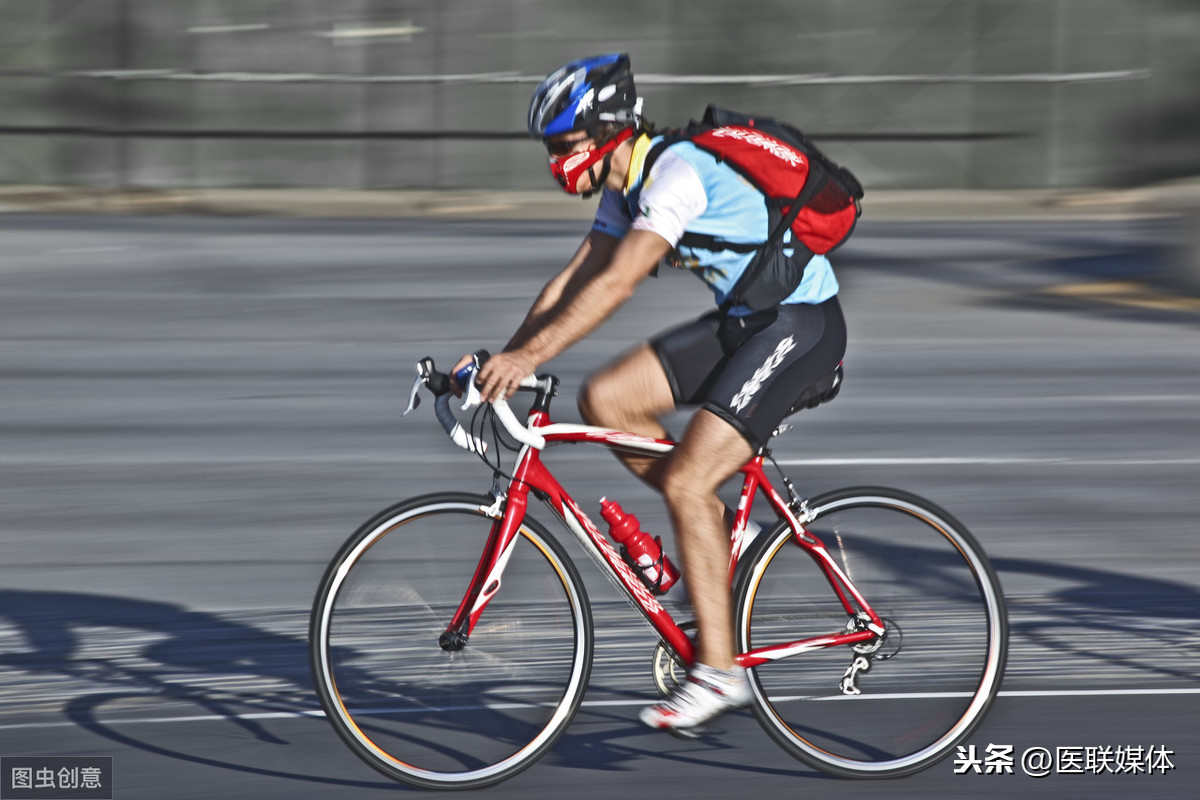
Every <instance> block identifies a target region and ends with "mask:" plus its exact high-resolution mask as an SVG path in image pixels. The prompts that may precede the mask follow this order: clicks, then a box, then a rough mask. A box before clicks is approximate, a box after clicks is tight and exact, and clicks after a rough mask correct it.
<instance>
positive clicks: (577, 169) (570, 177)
mask: <svg viewBox="0 0 1200 800" xmlns="http://www.w3.org/2000/svg"><path fill="white" fill-rule="evenodd" d="M633 133H634V130H633V128H626V129H625V130H623V131H621V132H620V133H618V134H617V135H616V136H614V137H613V138H611V139H609V140H608V141H607V142H605V143H604V144H602V145H601V146H599V147H596V148H593V149H591V150H581V151H580V152H578V153H570V154H568V155H561V156H553V155H552V156H550V172H551V174H552V175H554V179H555V180H557V181H558V184H559V186H561V187H562V188H563V191H565V192H567V193H568V194H579V193H580V192H579V188H578V187H579V179H580V178H582V177H583V175H584V173H590V175H591V178H592V188H591V189H590V190H589V191H587V192H584V194H591V193H592V192H594V191H597V190H599V189H600V188H602V185H603V183H604V180H605V178H607V177H608V164H609V158H610V157H611V156H612V153H613V151H614V150H616V149H617V148H618V147H620V145H621V143H622V142H624V141H625V140H627V139H629V138H630V137H631V136H633ZM601 161H603V162H604V168H603V169H602V170H601V171H600V174H599V175H596V174H595V173H593V172H591V170H592V167H594V166H596V164H598V163H600V162H601Z"/></svg>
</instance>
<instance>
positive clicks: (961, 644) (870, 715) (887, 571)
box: [739, 495, 1006, 775]
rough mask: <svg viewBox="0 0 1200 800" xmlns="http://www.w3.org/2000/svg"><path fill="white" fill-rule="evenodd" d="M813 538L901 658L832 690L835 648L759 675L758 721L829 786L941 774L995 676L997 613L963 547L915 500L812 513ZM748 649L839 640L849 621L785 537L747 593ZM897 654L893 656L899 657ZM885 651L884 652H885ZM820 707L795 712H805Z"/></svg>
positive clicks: (971, 551) (840, 666) (866, 501)
mask: <svg viewBox="0 0 1200 800" xmlns="http://www.w3.org/2000/svg"><path fill="white" fill-rule="evenodd" d="M811 512H812V517H813V521H812V522H810V523H809V528H810V530H811V531H812V532H813V533H814V534H815V535H816V536H817V537H818V538H819V539H821V540H822V541H823V542H824V544H825V545H826V547H827V548H828V550H829V552H830V554H831V555H832V556H833V557H834V560H835V561H836V562H837V563H838V564H839V567H841V568H842V569H843V570H845V571H846V572H848V574H849V575H850V577H851V579H852V580H853V581H854V582H855V583H856V585H858V587H859V589H860V590H862V592H863V594H864V595H865V596H866V598H867V600H868V602H870V603H871V604H872V606H873V608H874V610H875V611H876V612H877V613H878V614H880V616H883V617H885V618H888V619H890V620H893V621H894V622H895V623H896V627H897V628H899V630H900V631H902V634H901V635H902V642H903V644H902V650H901V652H900V653H898V654H893V656H894V657H891V658H888V659H886V660H883V659H879V660H872V661H871V664H870V668H869V669H868V670H866V671H865V672H862V671H860V672H859V673H858V674H857V676H856V677H857V681H856V683H857V686H858V688H859V689H860V690H861V692H862V693H861V694H860V695H854V696H847V695H844V694H842V693H841V692H840V691H839V690H838V684H839V683H840V680H841V678H842V677H843V675H844V674H845V670H846V669H847V668H849V667H850V665H851V663H852V661H853V658H854V657H855V656H856V655H857V654H855V653H853V652H852V651H851V648H849V647H838V648H830V649H827V650H821V651H816V652H813V653H808V654H805V655H803V656H800V657H798V658H793V659H788V660H785V661H781V662H776V663H771V664H766V665H763V666H761V667H758V668H757V669H755V670H754V675H755V680H754V690H755V693H756V695H757V696H758V699H759V706H760V708H759V716H760V719H761V720H762V721H763V723H764V726H765V727H766V728H767V730H768V732H770V733H771V734H772V736H774V737H775V738H776V739H777V741H779V742H780V743H781V744H783V745H784V746H785V747H786V748H788V749H789V750H791V751H792V752H793V753H794V754H796V755H798V756H800V757H801V758H804V759H805V760H807V761H809V762H810V763H814V764H816V765H817V766H819V767H821V768H823V769H828V770H831V771H834V772H843V773H846V774H856V775H871V774H877V775H888V774H899V773H906V772H911V771H915V770H916V769H920V768H922V767H924V766H928V765H929V764H931V763H933V762H934V761H936V760H937V759H938V758H940V757H942V756H944V755H945V754H946V753H948V752H949V750H950V748H951V747H952V746H953V745H954V744H955V743H956V742H958V741H960V740H961V739H962V738H963V737H964V736H965V735H967V734H968V733H969V732H970V731H971V730H972V729H973V728H974V726H975V725H976V724H978V721H979V720H980V718H981V717H982V714H983V713H984V712H985V710H986V708H987V706H988V704H989V703H990V702H991V700H992V698H993V697H994V694H995V690H996V688H997V687H998V685H999V681H1000V677H1001V674H1002V671H1003V661H1004V652H1005V637H1006V621H1005V619H1004V612H1003V599H1002V598H1001V597H1000V596H999V594H998V593H997V591H996V588H995V586H994V585H993V583H992V581H991V580H990V579H988V575H989V571H988V568H987V566H986V563H985V562H983V561H982V559H981V558H980V557H979V556H978V555H977V554H976V552H975V548H974V545H973V542H972V541H971V540H970V537H969V535H968V534H965V533H964V532H962V531H960V530H959V526H957V525H956V524H954V523H953V521H952V520H951V519H950V518H949V517H947V516H946V515H944V514H940V513H936V512H934V511H932V510H931V509H927V508H924V507H923V505H922V504H920V503H917V502H916V501H915V500H909V499H904V498H901V497H893V496H887V495H858V496H843V497H834V498H831V499H828V500H823V499H818V500H817V501H814V502H813V504H812V507H811ZM744 594H745V597H746V599H745V600H744V607H743V609H742V612H741V614H740V617H739V633H740V635H741V637H742V642H741V643H742V645H743V647H753V646H762V645H764V644H768V643H771V641H772V640H776V641H778V640H779V639H781V638H783V639H785V640H787V639H794V638H800V636H797V635H794V634H795V630H796V629H804V628H806V627H807V629H808V631H809V632H807V633H801V634H800V635H801V636H803V635H817V634H818V633H824V632H832V631H835V630H838V629H839V627H841V626H839V625H837V624H835V623H836V622H837V621H838V620H839V618H840V620H842V622H843V625H844V623H845V620H846V619H847V615H846V614H845V612H844V610H843V609H842V608H841V606H840V604H838V603H837V602H836V600H835V599H834V598H833V595H832V592H831V591H830V590H829V588H828V583H827V582H826V581H825V580H824V578H823V576H822V575H821V573H820V572H819V571H818V569H817V568H816V566H815V565H814V564H813V562H812V560H811V559H810V558H809V556H808V555H807V554H806V553H805V552H803V551H802V550H801V549H800V548H799V547H797V546H796V545H795V544H794V543H792V540H791V537H790V535H788V534H787V533H786V532H783V533H781V534H780V535H779V536H778V537H777V538H776V540H775V541H773V542H772V543H771V545H770V546H768V547H767V548H766V550H765V552H764V554H763V555H762V557H761V558H759V559H758V560H757V561H756V563H755V564H754V568H753V569H752V570H751V572H750V573H749V575H748V576H747V580H746V591H745V593H744ZM894 644H895V643H894V642H893V645H894ZM886 650H887V648H884V649H883V650H882V651H881V652H886ZM802 700H803V701H820V702H801V701H802Z"/></svg>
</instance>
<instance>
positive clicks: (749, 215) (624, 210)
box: [593, 136, 838, 316]
mask: <svg viewBox="0 0 1200 800" xmlns="http://www.w3.org/2000/svg"><path fill="white" fill-rule="evenodd" d="M660 139H661V137H659V138H655V139H650V138H649V137H645V136H643V137H641V138H640V139H638V140H637V142H636V143H635V145H634V152H633V156H632V158H631V161H630V169H629V174H630V176H629V179H628V181H627V183H626V186H625V191H624V192H615V191H613V190H611V189H606V190H605V191H604V196H603V198H602V199H601V202H600V208H599V209H598V210H597V213H596V221H595V222H594V223H593V229H594V230H598V231H600V232H603V233H609V234H611V235H614V236H618V237H621V236H624V235H625V233H626V232H627V231H628V230H630V229H631V228H639V229H645V230H651V231H654V232H655V233H658V234H660V235H662V236H663V237H664V238H666V239H667V240H668V241H669V242H671V244H673V245H675V246H676V249H675V252H674V253H673V254H672V266H676V267H679V268H682V269H689V270H691V271H692V272H694V273H695V274H696V275H698V276H699V277H700V279H701V280H703V281H704V282H705V283H706V284H707V285H708V287H709V288H710V289H711V290H712V292H713V296H714V298H715V299H716V302H717V305H721V304H723V303H724V302H725V301H726V300H727V299H728V298H729V295H730V293H731V292H732V291H733V287H734V286H735V285H736V284H737V281H738V279H739V278H740V277H741V276H742V273H743V272H745V270H746V267H747V265H749V263H750V261H751V259H752V258H753V257H754V254H753V253H739V252H735V251H732V250H706V249H704V248H701V247H689V246H687V245H683V244H680V242H679V236H680V235H682V233H683V232H684V231H686V232H687V233H689V234H701V235H707V236H712V237H716V238H718V239H721V240H724V241H727V242H736V243H748V244H758V243H760V242H763V241H766V239H767V237H768V235H769V231H768V229H767V206H766V203H765V201H764V199H763V195H762V193H761V192H759V191H758V190H757V189H755V188H754V187H753V186H752V185H751V184H750V183H749V182H747V181H746V180H745V179H744V178H742V177H741V176H740V175H738V174H737V173H736V172H735V171H734V170H733V169H731V168H729V167H727V166H725V165H724V164H721V163H719V162H718V161H717V160H716V158H715V157H714V156H713V155H711V154H709V153H706V152H705V151H703V150H701V149H700V148H698V147H696V146H695V145H693V144H692V143H691V142H678V143H676V144H673V145H671V146H670V147H668V148H667V149H666V150H664V151H663V153H662V154H661V156H660V157H659V158H658V160H657V161H656V162H655V163H654V165H653V166H652V168H651V170H650V174H649V175H648V176H646V179H645V181H644V182H643V180H642V171H643V169H642V165H643V164H644V163H645V157H646V153H648V152H649V150H650V148H651V147H652V146H653V145H654V144H656V143H657V142H658V141H660ZM689 168H690V170H689ZM697 178H698V179H699V181H698V183H697V181H696V179H697ZM701 192H702V194H703V197H700V196H699V194H700V193H701ZM681 209H682V210H681ZM697 212H699V213H698V215H696V213H697ZM656 217H657V220H656ZM681 228H682V229H681ZM791 236H792V234H791V231H788V232H787V234H786V235H785V237H784V244H785V245H786V244H787V243H788V242H790V241H791ZM784 252H785V253H786V254H788V255H790V254H791V250H790V248H787V247H786V246H785V249H784ZM837 292H838V284H837V279H836V278H834V275H833V268H832V266H831V265H830V263H829V259H828V258H826V257H825V256H820V255H814V256H813V257H812V258H811V259H810V260H809V262H808V265H807V266H806V267H805V270H804V277H803V279H802V280H801V282H800V285H799V286H798V287H797V288H796V290H795V291H794V292H792V293H791V294H790V295H789V296H788V297H787V298H786V299H785V300H784V301H783V302H784V303H809V304H818V303H822V302H824V301H825V300H828V299H829V298H831V297H833V296H834V295H836V294H837ZM730 313H731V314H732V315H734V316H744V315H745V314H748V313H750V309H748V308H746V307H745V306H736V307H734V308H733V309H731V310H730Z"/></svg>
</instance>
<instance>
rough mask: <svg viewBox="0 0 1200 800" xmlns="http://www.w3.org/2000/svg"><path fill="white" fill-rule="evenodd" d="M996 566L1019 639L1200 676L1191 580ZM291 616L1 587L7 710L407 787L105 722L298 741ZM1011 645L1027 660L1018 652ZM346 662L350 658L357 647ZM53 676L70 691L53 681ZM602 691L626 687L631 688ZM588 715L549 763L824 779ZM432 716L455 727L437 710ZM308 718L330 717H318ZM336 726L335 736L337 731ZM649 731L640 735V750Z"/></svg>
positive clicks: (295, 616) (309, 696)
mask: <svg viewBox="0 0 1200 800" xmlns="http://www.w3.org/2000/svg"><path fill="white" fill-rule="evenodd" d="M896 549H897V552H896V553H895V554H894V555H895V556H896V557H897V558H898V559H900V560H905V559H907V560H912V559H913V558H917V557H920V558H925V556H926V555H927V554H924V553H921V552H919V551H916V550H915V549H913V548H902V547H897V548H896ZM924 563H926V565H927V566H928V567H929V568H930V569H931V570H932V572H933V573H934V579H935V580H936V579H937V577H936V573H937V571H938V569H939V568H940V566H939V564H938V561H937V559H936V558H935V559H932V560H928V559H926V560H925V562H924ZM994 564H995V566H996V568H997V570H998V572H999V574H1000V578H1001V581H1002V583H1004V582H1006V581H1007V582H1014V579H1017V578H1021V579H1022V580H1025V579H1039V580H1045V581H1047V582H1049V585H1048V586H1047V588H1046V591H1045V592H1044V593H1040V594H1039V595H1038V596H1037V598H1036V599H1035V602H1034V605H1035V606H1036V608H1035V609H1033V610H1034V611H1035V612H1036V613H1030V607H1029V606H1027V604H1026V603H1025V602H1024V601H1023V600H1022V599H1021V598H1018V599H1017V601H1016V602H1010V622H1011V629H1012V633H1013V638H1014V642H1017V641H1019V640H1025V641H1028V642H1032V643H1033V644H1035V645H1036V646H1037V647H1038V648H1042V649H1043V650H1049V651H1052V652H1055V653H1058V654H1060V655H1064V656H1069V657H1072V658H1074V659H1075V660H1076V661H1078V660H1079V659H1080V658H1082V659H1085V660H1087V661H1089V662H1092V663H1100V664H1109V665H1112V666H1118V667H1120V668H1122V669H1125V670H1130V671H1132V674H1142V675H1145V676H1147V677H1148V678H1151V679H1164V678H1170V679H1187V680H1195V679H1197V678H1200V658H1195V657H1188V656H1187V655H1186V654H1184V653H1181V652H1180V647H1181V646H1183V647H1184V648H1185V649H1186V650H1188V651H1189V653H1191V652H1192V651H1196V650H1198V649H1200V646H1198V645H1196V644H1191V645H1189V644H1187V641H1186V639H1185V636H1181V628H1182V629H1185V632H1186V629H1188V628H1189V627H1190V629H1191V630H1193V631H1194V630H1195V624H1196V623H1197V621H1198V620H1200V592H1198V591H1197V590H1196V589H1194V588H1192V587H1190V586H1186V585H1183V584H1178V583H1173V582H1170V581H1164V580H1159V579H1155V578H1145V577H1140V576H1135V575H1129V574H1124V573H1119V572H1113V571H1108V570H1100V569H1094V568H1086V567H1078V566H1073V565H1063V564H1054V563H1048V562H1039V561H1036V560H1032V559H1022V558H998V559H995V560H994ZM947 569H948V565H947ZM289 613H290V616H291V620H290V623H289V624H288V625H272V626H271V627H272V628H275V630H272V629H269V628H268V627H265V626H264V625H261V624H251V623H247V622H244V621H238V620H233V619H229V618H227V617H223V616H219V615H216V614H210V613H205V612H199V611H192V610H188V609H185V608H182V607H179V606H176V605H172V604H169V603H161V602H154V601H146V600H138V599H132V598H125V597H117V596H106V595H94V594H84V593H74V592H57V591H17V590H3V591H0V641H2V642H3V651H2V652H0V713H7V714H10V715H11V714H12V713H13V712H12V711H7V712H6V711H5V709H6V707H7V708H9V709H11V708H13V707H14V706H16V704H17V703H18V702H20V701H22V698H23V697H25V696H27V695H28V694H29V692H30V688H31V687H36V686H37V684H38V683H39V682H40V681H44V682H45V683H46V684H47V686H48V687H49V688H48V689H46V690H43V689H37V691H38V692H41V693H46V692H47V691H58V692H59V694H58V695H57V696H59V697H61V698H62V699H61V700H60V701H56V702H57V703H58V705H57V706H56V707H54V708H53V711H54V713H57V714H61V715H63V716H65V717H66V718H67V719H68V720H70V721H71V722H73V723H74V724H76V725H77V726H79V727H80V728H81V729H84V730H87V731H89V732H92V733H94V734H96V735H98V736H101V737H103V738H106V739H108V740H110V741H112V742H115V743H118V744H121V745H123V746H126V747H131V748H137V749H140V750H143V751H146V752H150V753H155V754H158V755H162V756H166V757H169V758H174V759H180V760H184V761H188V762H192V763H196V764H201V765H206V766H211V767H214V768H219V769H226V770H234V771H241V772H246V773H251V774H256V775H265V776H270V777H275V778H288V779H292V780H298V781H304V782H315V783H323V784H330V785H337V786H354V787H372V788H378V787H389V788H393V789H394V788H404V787H401V786H399V785H397V784H395V783H393V782H391V781H387V780H346V779H342V778H332V777H329V776H325V775H320V774H304V773H298V772H296V771H295V770H286V771H285V770H276V769H271V768H269V767H263V766H256V765H253V764H243V763H236V762H233V761H230V760H228V759H220V758H212V757H209V756H206V755H202V754H197V753H192V752H186V751H184V750H182V749H177V748H176V749H173V746H172V745H171V744H170V742H165V741H147V740H145V739H141V738H138V735H137V726H123V725H120V724H117V723H116V722H115V721H113V720H111V719H110V717H111V712H112V706H113V705H114V704H118V703H121V702H123V701H127V700H131V699H132V700H139V699H147V698H152V699H153V700H154V701H155V702H163V703H174V704H177V705H178V704H183V705H190V706H192V707H195V708H199V709H202V710H203V711H204V712H205V714H206V715H208V716H211V717H212V718H214V719H218V720H225V721H227V722H228V723H229V724H231V725H233V726H235V727H236V728H237V729H238V730H239V731H240V732H242V734H243V735H248V736H249V737H250V738H251V740H252V741H253V742H255V745H256V746H262V747H272V746H274V747H288V746H291V745H292V742H290V741H288V740H287V739H285V738H284V737H283V736H281V735H280V734H279V733H278V732H276V731H275V730H273V729H272V728H271V727H270V726H269V718H270V717H271V716H285V717H291V718H295V717H300V716H302V715H316V712H317V708H318V707H317V704H316V702H315V696H314V694H313V691H312V688H311V683H310V678H309V675H308V666H307V665H308V644H307V641H306V639H305V637H304V635H303V634H300V635H292V634H289V633H281V632H279V631H278V629H279V628H280V627H284V628H290V629H292V630H297V629H298V630H303V620H304V619H305V618H306V614H304V612H301V611H296V612H289ZM1164 623H1166V624H1164ZM1081 629H1083V630H1084V633H1082V634H1081ZM1087 631H1093V632H1097V631H1099V632H1108V633H1112V634H1114V635H1116V636H1119V637H1129V638H1131V639H1133V645H1131V646H1129V647H1126V648H1122V649H1121V650H1120V651H1119V652H1117V651H1106V650H1105V649H1104V648H1103V647H1100V646H1097V645H1095V644H1093V637H1089V636H1088V635H1087ZM1181 639H1184V642H1183V644H1182V645H1181ZM1162 648H1170V650H1169V652H1170V653H1171V654H1172V656H1171V657H1170V658H1168V659H1164V658H1161V656H1159V655H1156V653H1161V652H1163V650H1162ZM1013 652H1014V654H1017V655H1019V648H1014V651H1013ZM1196 655H1200V653H1197V654H1196ZM349 657H350V658H351V659H352V658H353V653H350V654H349ZM603 658H604V655H603V653H600V654H598V656H597V659H598V661H600V660H602V659H603ZM1014 667H1016V668H1017V672H1016V674H1019V668H1020V665H1019V664H1013V658H1012V657H1011V656H1010V675H1013V674H1014V669H1013V668H1014ZM5 672H8V673H9V674H7V675H5V674H4V673H5ZM230 676H240V677H241V678H242V679H243V680H242V681H240V682H234V683H233V688H226V689H217V688H213V687H214V685H222V679H225V678H229V677H230ZM54 684H58V685H59V686H61V687H63V688H62V689H57V688H56V687H55V686H54ZM238 686H241V687H242V688H237V687H238ZM649 687H650V680H649V675H647V679H646V686H645V690H646V691H644V692H639V693H638V694H637V696H638V697H639V698H642V697H644V698H645V699H647V700H648V701H649V699H650V697H651V693H650V690H649ZM593 688H601V687H596V685H595V680H594V681H593ZM604 688H607V689H609V690H610V691H615V692H617V693H618V694H621V695H629V694H630V692H629V687H626V686H621V687H604ZM373 690H374V691H375V692H377V693H378V694H379V695H380V696H385V695H386V694H387V692H388V690H389V687H388V686H386V685H378V686H375V687H374V688H373ZM17 713H21V712H20V711H18V712H17ZM583 714H584V715H586V716H587V717H590V718H591V719H592V720H593V721H596V722H599V723H600V724H601V725H602V726H603V727H602V729H601V730H595V731H592V732H586V733H585V732H582V731H578V728H579V727H580V726H578V725H577V726H576V728H577V730H576V731H574V732H573V731H572V730H571V729H568V730H567V732H566V733H565V734H564V736H563V737H562V739H560V740H559V742H558V743H557V744H556V745H555V747H554V748H553V749H551V751H550V752H549V753H548V754H547V755H546V757H545V763H546V764H547V765H553V766H558V767H561V768H566V769H571V770H587V771H607V770H627V769H631V768H634V764H636V763H637V761H639V760H641V759H642V758H645V759H659V760H661V759H665V760H669V761H674V762H677V763H681V764H685V765H688V766H707V767H710V768H711V767H717V768H721V769H737V770H745V771H747V772H748V773H762V774H784V775H789V776H795V777H825V776H823V775H821V774H819V773H816V772H812V771H810V770H807V769H805V768H804V767H802V766H800V765H797V769H790V770H789V769H779V768H771V767H756V766H753V765H748V764H736V763H735V764H729V763H725V762H724V761H719V760H716V759H715V757H716V756H719V755H720V754H721V753H723V752H725V751H727V750H729V749H730V748H738V747H740V746H741V745H740V744H739V742H738V741H737V740H733V739H730V738H729V737H725V738H724V740H722V738H721V737H716V738H710V739H706V740H700V741H699V742H698V743H697V744H696V745H694V746H689V747H686V748H683V749H679V748H670V752H665V751H667V750H668V748H663V747H662V746H661V742H662V740H661V739H660V738H659V736H660V735H659V734H657V733H654V732H647V731H646V730H645V729H643V728H641V726H640V725H639V724H638V723H637V722H636V720H633V719H630V718H629V717H630V716H631V715H624V714H623V713H614V712H613V711H611V710H600V709H596V708H593V707H585V709H584V711H583ZM264 720H268V721H264ZM22 721H23V720H22ZM428 723H429V724H431V725H446V724H448V722H447V720H446V719H444V718H439V717H438V716H437V715H435V714H432V713H431V714H430V715H429V718H428ZM313 724H314V725H318V726H325V724H326V723H325V722H324V721H323V720H317V719H314V720H313ZM593 727H594V725H593ZM496 729H497V730H499V729H500V728H499V727H497V728H496ZM329 733H330V743H331V744H332V743H333V742H334V739H333V737H332V732H329ZM641 738H644V739H645V744H644V745H643V744H642V743H641V741H640V739H641ZM260 761H261V760H260Z"/></svg>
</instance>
